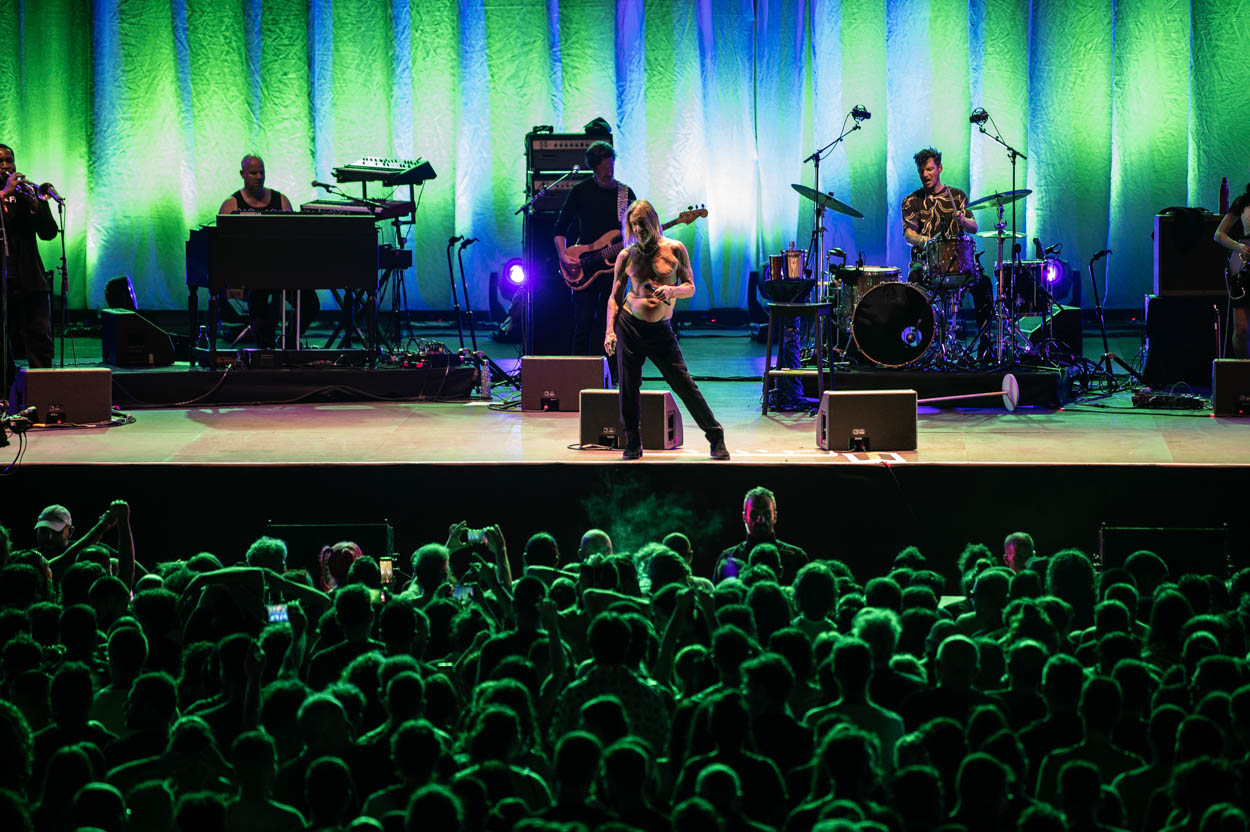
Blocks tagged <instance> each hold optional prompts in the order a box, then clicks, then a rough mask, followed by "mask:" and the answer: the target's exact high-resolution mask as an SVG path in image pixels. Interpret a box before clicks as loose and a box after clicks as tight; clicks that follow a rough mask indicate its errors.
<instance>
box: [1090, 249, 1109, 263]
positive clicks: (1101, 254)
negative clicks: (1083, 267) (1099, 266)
mask: <svg viewBox="0 0 1250 832" xmlns="http://www.w3.org/2000/svg"><path fill="white" fill-rule="evenodd" d="M1110 253H1111V249H1109V248H1104V249H1103V250H1102V251H1100V252H1098V253H1097V254H1095V255H1094V256H1093V257H1091V258H1090V260H1089V262H1091V263H1096V262H1097V261H1099V260H1101V259H1102V258H1104V257H1106V256H1107V255H1108V254H1110Z"/></svg>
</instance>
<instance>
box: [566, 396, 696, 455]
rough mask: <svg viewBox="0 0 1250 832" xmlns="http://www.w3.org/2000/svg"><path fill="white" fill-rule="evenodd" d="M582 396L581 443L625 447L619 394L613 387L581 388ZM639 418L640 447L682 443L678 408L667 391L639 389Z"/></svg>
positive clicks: (649, 448) (666, 448) (666, 447)
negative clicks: (640, 396)
mask: <svg viewBox="0 0 1250 832" xmlns="http://www.w3.org/2000/svg"><path fill="white" fill-rule="evenodd" d="M581 400H582V403H581V419H580V430H579V436H580V439H581V444H583V445H603V446H605V447H608V448H624V447H625V426H624V425H622V424H621V399H620V394H619V393H618V392H617V391H616V390H583V391H581ZM641 421H642V426H641V427H642V447H643V450H647V451H670V450H672V449H673V448H680V447H681V444H682V442H683V441H684V439H685V437H684V436H683V435H682V433H683V429H682V420H681V411H680V410H678V409H677V402H675V401H674V400H673V394H672V393H670V392H669V391H667V390H643V391H642V419H641Z"/></svg>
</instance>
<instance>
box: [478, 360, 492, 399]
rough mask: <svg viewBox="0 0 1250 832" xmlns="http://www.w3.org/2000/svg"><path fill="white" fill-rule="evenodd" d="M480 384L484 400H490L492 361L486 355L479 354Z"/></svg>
mask: <svg viewBox="0 0 1250 832" xmlns="http://www.w3.org/2000/svg"><path fill="white" fill-rule="evenodd" d="M477 362H478V367H480V368H481V369H480V370H479V371H478V378H479V384H480V386H481V388H482V398H483V399H489V398H490V359H489V358H487V357H486V353H484V352H479V353H478V354H477Z"/></svg>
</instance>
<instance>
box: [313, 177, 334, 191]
mask: <svg viewBox="0 0 1250 832" xmlns="http://www.w3.org/2000/svg"><path fill="white" fill-rule="evenodd" d="M312 186H313V187H314V188H325V189H326V190H327V191H328V190H330V189H331V188H333V187H334V186H333V185H327V184H326V183H325V182H318V181H317V180H316V179H314V180H313V181H312Z"/></svg>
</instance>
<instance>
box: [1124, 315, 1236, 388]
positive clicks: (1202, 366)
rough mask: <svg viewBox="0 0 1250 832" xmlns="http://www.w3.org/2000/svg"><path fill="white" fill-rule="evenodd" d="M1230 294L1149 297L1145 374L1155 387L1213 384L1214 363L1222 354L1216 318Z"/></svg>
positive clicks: (1150, 383)
mask: <svg viewBox="0 0 1250 832" xmlns="http://www.w3.org/2000/svg"><path fill="white" fill-rule="evenodd" d="M1225 297H1226V295H1225V294H1224V293H1223V292H1221V293H1220V296H1219V297H1211V296H1201V295H1199V296H1190V297H1186V296H1177V295H1167V296H1163V297H1160V296H1158V295H1147V296H1146V363H1145V366H1144V367H1143V368H1142V375H1143V376H1145V377H1146V383H1147V384H1149V385H1150V386H1151V387H1164V386H1166V385H1169V384H1175V383H1176V382H1178V381H1184V382H1187V383H1189V384H1192V385H1194V386H1197V387H1206V386H1207V385H1208V384H1210V383H1211V362H1212V361H1214V360H1215V358H1216V356H1218V355H1219V342H1218V339H1217V338H1216V329H1215V325H1216V320H1217V319H1222V317H1223V314H1224V312H1223V310H1224V305H1225V301H1224V300H1223V298H1225Z"/></svg>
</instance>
